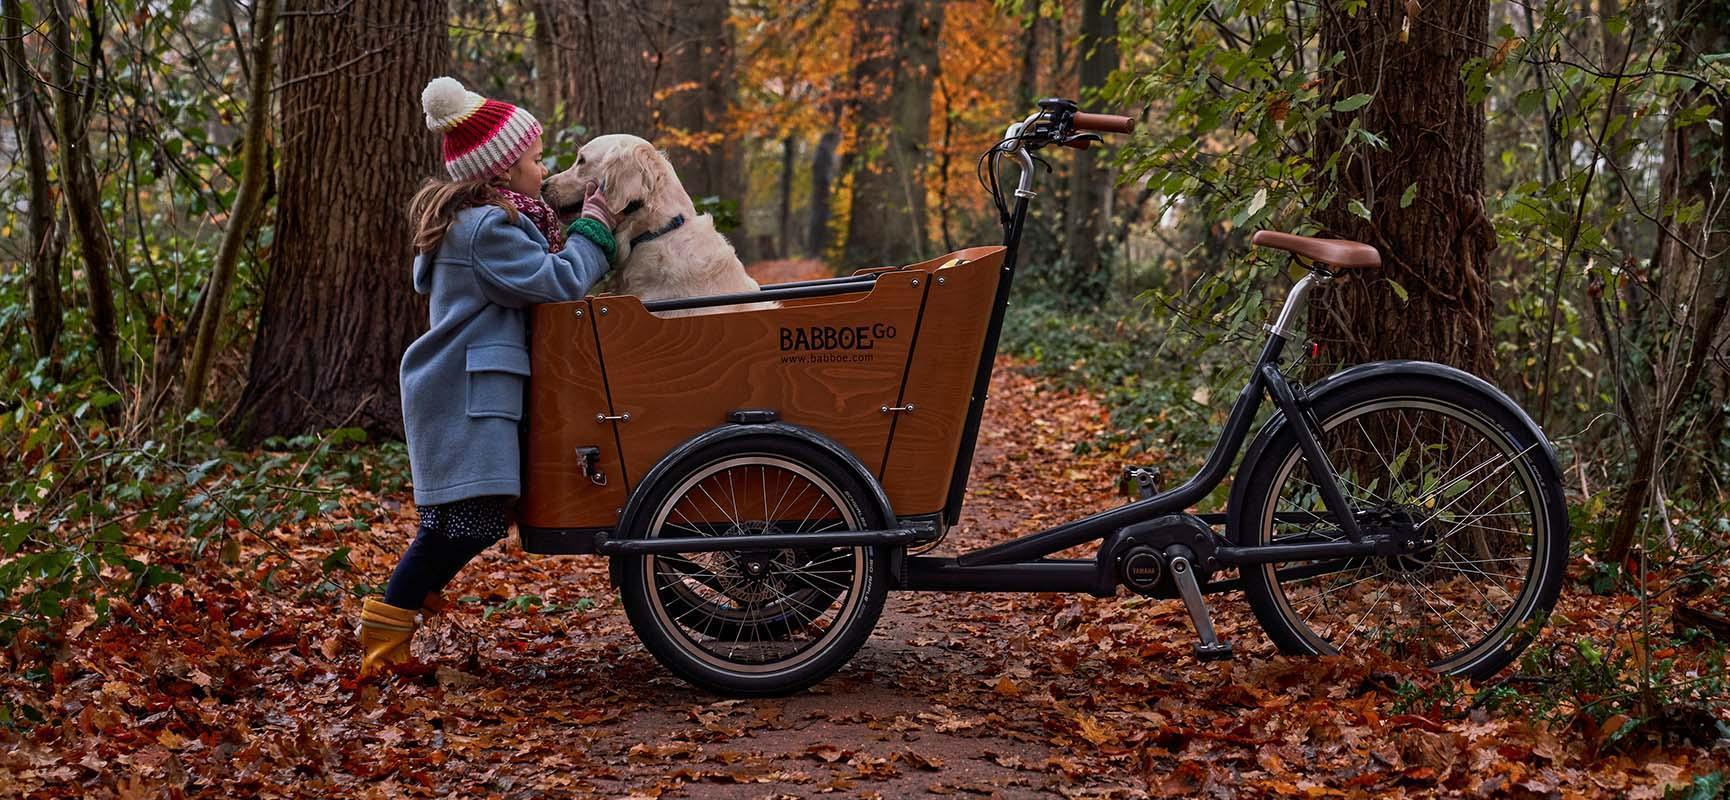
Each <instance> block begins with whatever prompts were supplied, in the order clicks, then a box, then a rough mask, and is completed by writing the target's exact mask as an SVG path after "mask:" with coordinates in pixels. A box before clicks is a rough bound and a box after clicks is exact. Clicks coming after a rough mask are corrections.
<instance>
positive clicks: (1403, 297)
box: [1388, 278, 1411, 303]
mask: <svg viewBox="0 0 1730 800" xmlns="http://www.w3.org/2000/svg"><path fill="white" fill-rule="evenodd" d="M1388 288H1390V289H1393V290H1394V296H1395V297H1398V298H1399V299H1400V302H1401V303H1405V302H1408V301H1410V300H1411V296H1410V295H1408V294H1406V287H1404V286H1401V285H1400V282H1399V281H1396V280H1394V279H1393V278H1388Z"/></svg>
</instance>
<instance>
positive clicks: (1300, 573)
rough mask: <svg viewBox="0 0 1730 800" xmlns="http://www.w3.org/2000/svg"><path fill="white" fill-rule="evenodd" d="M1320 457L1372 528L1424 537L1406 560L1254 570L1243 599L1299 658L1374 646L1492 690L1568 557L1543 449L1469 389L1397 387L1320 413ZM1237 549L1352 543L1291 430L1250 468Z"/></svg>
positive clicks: (1337, 396) (1380, 381)
mask: <svg viewBox="0 0 1730 800" xmlns="http://www.w3.org/2000/svg"><path fill="white" fill-rule="evenodd" d="M1314 411H1315V416H1316V419H1317V420H1318V421H1319V422H1320V424H1321V428H1322V431H1323V433H1322V434H1321V436H1320V444H1321V446H1322V450H1323V452H1324V454H1325V455H1326V456H1327V460H1328V462H1329V463H1330V464H1331V465H1332V467H1333V470H1334V472H1335V475H1336V476H1337V479H1336V480H1337V483H1338V484H1339V486H1340V490H1341V492H1342V493H1343V494H1344V495H1345V497H1346V501H1347V503H1348V504H1349V505H1350V506H1352V508H1353V509H1354V511H1355V516H1356V519H1357V522H1358V525H1359V527H1360V528H1361V529H1371V530H1375V529H1380V530H1388V529H1396V530H1405V529H1416V530H1418V531H1419V532H1421V533H1424V534H1427V535H1428V537H1429V538H1431V539H1433V540H1434V542H1435V543H1434V544H1433V545H1431V546H1429V547H1426V548H1424V549H1423V550H1421V551H1418V552H1416V553H1411V554H1408V555H1404V556H1396V557H1361V558H1350V559H1331V560H1322V561H1310V562H1297V563H1286V564H1278V565H1274V564H1269V565H1263V566H1260V567H1252V568H1246V569H1245V571H1244V576H1243V577H1244V586H1245V594H1246V595H1247V596H1248V598H1249V601H1250V605H1251V607H1252V608H1253V609H1254V610H1255V614H1256V618H1257V619H1258V620H1259V621H1260V622H1261V625H1262V627H1263V628H1264V629H1265V630H1266V631H1267V633H1268V636H1269V637H1270V638H1271V639H1273V641H1274V642H1275V643H1276V644H1277V645H1279V647H1280V648H1281V649H1282V650H1283V651H1285V652H1289V653H1301V654H1317V655H1323V654H1334V653H1341V652H1353V651H1358V650H1362V649H1366V648H1374V649H1378V650H1381V651H1382V652H1384V653H1386V654H1388V655H1390V656H1393V657H1395V658H1399V659H1402V660H1410V661H1415V662H1420V663H1422V664H1424V665H1426V666H1428V667H1430V668H1432V669H1435V670H1437V671H1440V672H1445V673H1449V674H1455V675H1464V676H1470V677H1473V678H1482V677H1485V676H1488V675H1491V674H1494V673H1495V672H1497V671H1498V670H1500V669H1501V668H1502V667H1504V666H1506V665H1507V664H1508V663H1509V662H1511V661H1512V660H1513V659H1514V658H1515V657H1516V656H1518V655H1519V653H1520V651H1521V650H1522V649H1524V647H1525V646H1526V645H1527V644H1528V643H1529V642H1530V640H1531V637H1532V634H1533V628H1534V627H1535V626H1534V625H1531V624H1529V623H1531V622H1532V621H1533V620H1534V619H1536V620H1539V621H1541V620H1542V618H1543V616H1544V615H1545V614H1547V613H1548V612H1549V610H1550V609H1551V608H1553V607H1554V605H1555V602H1556V596H1557V594H1558V592H1559V591H1560V589H1561V584H1562V578H1563V573H1564V570H1565V569H1566V566H1567V557H1568V520H1567V514H1566V509H1565V506H1564V505H1563V503H1562V499H1561V497H1562V488H1561V479H1560V476H1559V475H1557V474H1556V471H1555V467H1554V465H1553V464H1552V462H1551V460H1550V459H1549V457H1548V454H1547V452H1546V450H1545V447H1544V442H1543V441H1542V440H1541V439H1538V438H1536V437H1534V436H1532V434H1531V432H1530V429H1529V428H1528V426H1526V425H1525V424H1523V421H1522V420H1520V419H1519V418H1518V417H1517V415H1515V414H1513V413H1512V412H1510V411H1509V410H1508V409H1507V408H1506V407H1505V406H1504V405H1503V404H1502V403H1501V402H1499V401H1498V400H1497V399H1496V398H1495V397H1493V396H1490V395H1487V394H1486V393H1484V392H1483V391H1482V390H1479V389H1477V388H1475V387H1472V386H1469V385H1466V384H1464V383H1462V382H1460V381H1456V380H1449V379H1446V378H1439V377H1436V376H1429V375H1422V374H1411V375H1391V376H1386V377H1383V378H1377V379H1373V380H1368V381H1364V382H1362V383H1358V384H1355V385H1352V386H1349V387H1347V388H1345V389H1342V390H1340V391H1337V392H1332V393H1328V394H1326V395H1324V396H1323V397H1321V398H1320V399H1318V400H1317V401H1316V403H1315V409H1314ZM1245 472H1246V473H1247V475H1244V476H1240V478H1239V480H1242V481H1247V483H1245V484H1244V486H1246V487H1247V491H1246V492H1245V493H1244V497H1243V502H1244V505H1243V513H1242V515H1241V516H1239V517H1238V519H1239V520H1240V524H1239V525H1238V531H1237V537H1238V542H1239V544H1240V545H1243V546H1256V545H1266V544H1291V543H1300V542H1324V541H1338V540H1341V539H1344V538H1345V537H1344V534H1343V533H1342V532H1341V531H1340V530H1339V526H1338V524H1337V523H1336V522H1335V521H1334V520H1333V519H1332V515H1331V514H1330V513H1329V512H1328V511H1327V509H1326V507H1325V505H1324V504H1323V503H1322V500H1321V496H1320V491H1319V490H1318V489H1317V487H1316V484H1315V483H1314V481H1313V479H1312V477H1311V475H1312V474H1311V472H1310V463H1309V461H1308V459H1307V458H1306V457H1305V456H1304V455H1303V453H1302V451H1301V450H1300V449H1299V447H1298V445H1297V442H1296V440H1295V439H1294V438H1293V437H1292V435H1291V432H1290V429H1289V428H1288V429H1286V430H1285V431H1284V432H1282V433H1280V434H1277V435H1276V436H1275V437H1274V438H1273V439H1272V440H1270V442H1269V445H1268V446H1267V447H1266V448H1264V449H1263V450H1261V451H1260V455H1259V457H1258V458H1256V459H1255V463H1253V464H1250V465H1247V466H1246V468H1245Z"/></svg>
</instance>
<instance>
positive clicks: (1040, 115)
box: [1004, 97, 1135, 150]
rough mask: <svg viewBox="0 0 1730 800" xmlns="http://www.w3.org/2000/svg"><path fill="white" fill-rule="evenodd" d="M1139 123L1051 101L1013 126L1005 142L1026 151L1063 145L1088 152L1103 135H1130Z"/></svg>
mask: <svg viewBox="0 0 1730 800" xmlns="http://www.w3.org/2000/svg"><path fill="white" fill-rule="evenodd" d="M1134 130H1135V119H1134V118H1133V117H1126V116H1122V115H1118V114H1093V113H1089V112H1085V111H1080V110H1078V109H1076V107H1075V103H1074V101H1071V100H1065V99H1062V98H1058V97H1051V98H1047V99H1045V100H1041V101H1039V110H1038V111H1036V112H1034V113H1033V114H1031V115H1029V116H1028V117H1027V119H1025V120H1022V121H1021V122H1018V123H1016V124H1014V125H1011V126H1009V130H1008V131H1006V132H1005V133H1004V138H1005V139H1014V140H1016V141H1017V143H1018V146H1019V147H1020V148H1022V149H1026V150H1037V149H1039V148H1041V147H1045V146H1047V145H1053V144H1055V145H1061V146H1063V147H1069V148H1073V149H1076V150H1086V149H1087V148H1088V147H1090V146H1092V144H1093V143H1094V142H1095V141H1098V140H1099V136H1098V134H1100V133H1130V132H1132V131H1134Z"/></svg>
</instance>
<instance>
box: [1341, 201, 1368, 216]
mask: <svg viewBox="0 0 1730 800" xmlns="http://www.w3.org/2000/svg"><path fill="white" fill-rule="evenodd" d="M1346 210H1347V211H1350V212H1352V216H1355V217H1362V218H1364V219H1366V220H1367V219H1369V218H1370V209H1369V207H1367V206H1365V205H1364V204H1363V201H1361V200H1353V201H1351V202H1349V203H1346Z"/></svg>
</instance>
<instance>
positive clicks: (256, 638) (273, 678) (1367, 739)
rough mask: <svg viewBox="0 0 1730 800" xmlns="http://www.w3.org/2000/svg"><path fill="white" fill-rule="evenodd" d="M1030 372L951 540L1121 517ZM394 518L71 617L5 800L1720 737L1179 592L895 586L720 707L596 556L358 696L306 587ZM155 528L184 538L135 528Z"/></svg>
mask: <svg viewBox="0 0 1730 800" xmlns="http://www.w3.org/2000/svg"><path fill="white" fill-rule="evenodd" d="M799 277H810V275H807V274H800V273H798V272H797V271H794V270H789V271H786V274H778V275H777V278H778V279H779V280H793V279H797V278H799ZM1016 367H1017V365H1016V364H1015V363H1013V362H1011V361H1010V360H1008V359H1002V360H1000V361H999V363H998V370H997V373H996V376H995V378H994V379H993V383H992V389H991V402H990V403H989V404H988V405H987V408H986V413H985V417H984V421H983V425H982V428H981V434H980V444H979V453H978V457H977V458H976V460H975V462H974V466H973V472H972V476H973V477H972V483H971V484H970V489H969V492H968V499H967V504H966V507H965V510H964V511H963V514H962V520H961V523H960V525H959V526H957V528H956V529H955V530H953V531H952V532H951V534H950V537H949V540H948V541H946V542H944V543H943V544H942V545H941V547H940V548H939V550H938V552H939V553H948V554H953V553H957V552H961V551H963V550H966V549H971V548H974V547H978V546H982V545H986V544H990V543H993V542H998V541H1003V540H1005V539H1008V538H1011V537H1014V536H1017V535H1021V534H1024V533H1028V532H1031V531H1034V530H1037V529H1040V528H1044V527H1048V526H1051V525H1054V524H1057V523H1059V522H1062V521H1065V520H1069V519H1074V518H1077V517H1081V516H1084V515H1086V514H1088V513H1092V512H1095V511H1099V510H1101V509H1104V508H1107V507H1110V506H1112V505H1114V504H1117V503H1121V502H1123V501H1122V500H1121V499H1120V498H1118V497H1116V496H1115V494H1114V492H1113V489H1114V487H1115V483H1116V477H1117V471H1118V468H1119V466H1120V459H1121V458H1122V457H1123V456H1122V455H1121V454H1119V453H1115V452H1102V451H1100V450H1098V449H1097V448H1096V447H1092V446H1091V445H1092V444H1093V443H1095V442H1097V441H1098V439H1099V437H1100V435H1101V434H1103V433H1104V432H1105V431H1106V428H1107V426H1108V421H1107V416H1106V412H1105V410H1104V409H1103V408H1102V407H1101V406H1100V404H1099V403H1098V402H1097V400H1096V399H1095V398H1093V397H1092V396H1090V395H1088V394H1086V393H1083V392H1075V391H1062V390H1057V389H1055V388H1053V387H1051V386H1050V385H1048V384H1045V383H1042V382H1039V381H1036V380H1034V379H1033V378H1030V377H1027V376H1026V375H1024V374H1023V373H1022V371H1021V370H1019V369H1017V368H1016ZM1078 447H1079V448H1080V449H1081V450H1083V451H1085V452H1081V453H1077V452H1076V451H1077V450H1078ZM348 499H349V500H350V501H352V500H355V499H360V498H359V496H358V495H355V494H354V493H352V492H350V493H349V498H348ZM384 504H385V507H386V509H387V513H385V514H383V515H380V516H374V517H372V518H371V519H369V520H368V523H369V530H367V531H364V532H359V533H355V532H335V531H333V530H332V529H331V527H330V525H334V524H336V523H338V522H340V521H341V519H340V517H341V514H342V512H341V511H337V512H333V514H332V515H331V518H330V519H328V520H325V521H324V522H325V523H329V524H321V525H320V526H313V527H304V528H289V527H286V526H285V527H283V528H279V529H277V530H274V531H269V532H266V533H265V534H264V536H263V537H260V536H256V535H250V534H248V535H242V536H240V537H239V538H238V542H239V545H240V547H239V554H240V557H239V559H238V560H237V562H236V564H235V565H224V564H221V563H219V562H218V560H217V559H216V557H215V556H214V555H212V554H207V555H206V556H205V557H203V558H202V559H200V560H198V561H195V562H191V563H180V564H176V565H175V568H176V569H177V570H179V571H181V572H182V573H183V574H185V575H186V576H187V579H186V583H184V584H174V585H166V586H160V587H156V588H155V589H153V590H150V591H148V592H145V593H142V594H139V595H135V596H134V600H133V602H131V603H119V604H117V605H116V608H115V618H116V620H117V621H116V623H115V624H110V625H106V626H95V625H91V624H90V621H89V620H73V621H70V627H69V631H68V645H67V657H66V658H65V659H63V660H62V661H61V662H60V663H59V664H57V666H56V667H55V670H54V672H53V674H52V675H49V676H38V677H36V678H32V679H31V680H37V681H46V683H47V685H49V686H51V692H50V693H48V694H47V695H46V696H45V697H40V698H38V700H39V702H41V703H42V706H43V707H44V708H45V710H46V713H47V714H48V715H49V717H50V719H51V720H54V721H51V722H50V723H49V724H47V725H43V726H39V727H37V728H36V729H35V731H34V732H32V733H30V734H29V735H27V736H22V737H20V736H16V735H10V734H8V733H7V731H6V729H5V728H4V726H0V743H3V744H4V747H0V778H3V779H0V795H6V796H13V795H14V794H16V795H21V796H32V797H56V796H85V797H98V796H160V795H161V794H163V793H166V794H168V795H170V796H180V795H182V794H185V795H193V796H220V795H232V796H248V797H251V796H257V797H278V796H335V797H408V796H452V797H484V796H492V797H513V798H514V797H523V798H533V797H563V796H571V795H584V796H611V797H617V796H634V797H662V796H665V797H702V798H735V797H736V798H746V797H753V798H754V797H765V796H769V797H787V796H792V797H805V796H813V795H819V794H825V793H831V792H832V793H837V794H839V795H841V796H849V797H852V796H872V797H909V796H925V795H928V794H935V795H950V794H961V795H969V796H1002V797H1023V796H1036V795H1038V796H1044V795H1050V794H1062V795H1066V796H1088V797H1142V796H1148V795H1153V796H1192V797H1269V796H1287V795H1290V796H1310V797H1322V796H1408V795H1409V796H1438V795H1440V796H1485V795H1494V796H1506V795H1514V796H1535V797H1542V796H1556V795H1558V794H1559V793H1563V792H1568V793H1572V795H1571V796H1574V795H1586V796H1606V797H1659V796H1662V790H1663V788H1664V787H1666V786H1675V785H1681V784H1682V783H1684V782H1685V781H1686V779H1687V777H1688V776H1689V775H1691V774H1698V773H1701V772H1707V771H1711V770H1712V769H1724V755H1723V753H1722V751H1718V752H1716V753H1714V752H1712V751H1708V750H1706V749H1702V748H1695V747H1691V746H1686V745H1681V744H1670V745H1666V746H1664V747H1659V746H1658V745H1655V744H1633V745H1629V744H1626V743H1624V744H1622V745H1619V746H1618V747H1616V748H1608V747H1606V739H1605V737H1607V736H1608V735H1609V734H1610V733H1614V732H1615V731H1613V730H1611V731H1608V732H1606V730H1605V729H1606V728H1608V727H1609V726H1608V725H1607V724H1606V725H1604V726H1599V725H1598V724H1597V723H1595V722H1592V721H1591V720H1590V718H1589V717H1585V716H1584V715H1581V716H1578V717H1575V718H1574V719H1573V721H1572V722H1568V723H1566V724H1557V725H1552V726H1543V725H1539V724H1535V723H1533V722H1531V721H1529V720H1526V719H1523V718H1521V717H1519V716H1518V715H1515V714H1502V713H1495V712H1493V711H1487V710H1485V709H1482V708H1472V707H1470V706H1469V705H1468V704H1469V701H1462V700H1461V699H1460V695H1459V694H1458V686H1457V684H1446V683H1442V682H1438V681H1437V680H1436V679H1435V678H1434V677H1433V676H1431V675H1429V674H1428V673H1423V672H1415V671H1412V670H1408V669H1404V668H1402V667H1401V666H1399V665H1397V664H1391V663H1385V662H1368V661H1364V660H1356V659H1345V658H1332V659H1293V658H1285V657H1282V656H1279V655H1277V654H1276V653H1275V652H1274V651H1273V648H1272V646H1271V645H1270V644H1269V643H1268V642H1267V640H1266V638H1265V637H1264V636H1263V635H1262V633H1261V631H1260V630H1259V629H1258V628H1257V627H1256V625H1255V622H1254V619H1253V617H1252V616H1251V614H1250V612H1249V609H1248V605H1247V603H1246V602H1245V601H1244V600H1243V599H1242V597H1241V596H1237V595H1231V594H1228V595H1220V596H1216V597H1214V598H1210V601H1209V602H1210V604H1211V605H1212V606H1213V607H1214V609H1215V613H1216V623H1217V624H1218V626H1219V628H1220V632H1221V635H1222V637H1223V638H1225V639H1227V640H1229V641H1231V642H1232V643H1233V644H1234V645H1235V646H1236V648H1237V659H1236V660H1235V661H1233V662H1226V663H1201V662H1198V661H1196V660H1195V659H1194V658H1193V656H1192V655H1191V654H1190V653H1191V651H1190V648H1191V645H1192V644H1193V642H1194V634H1193V633H1192V632H1191V630H1190V626H1189V622H1188V619H1187V618H1186V617H1185V615H1184V613H1183V610H1182V607H1181V605H1180V604H1178V603H1177V602H1176V601H1150V600H1146V599H1143V598H1135V597H1126V596H1120V597H1116V598H1107V599H1096V598H1092V597H1086V596H1071V595H1055V594H1024V595H1016V594H949V593H913V592H907V593H893V594H891V595H890V597H889V600H888V604H887V607H886V611H885V613H884V615H883V618H882V621H881V622H880V624H879V626H878V628H877V631H876V633H875V634H874V635H873V636H872V637H871V638H870V640H869V641H867V642H866V644H865V646H864V648H863V649H862V650H861V651H860V653H859V654H858V655H857V656H856V657H855V658H853V660H852V661H851V663H849V664H848V665H847V666H846V667H845V668H843V669H842V670H841V671H840V672H839V673H837V674H836V675H835V676H833V677H832V678H830V679H828V680H826V681H824V682H823V683H821V684H819V685H818V686H817V687H815V688H813V689H811V690H809V691H807V692H804V693H800V694H798V695H795V696H792V697H787V698H777V699H767V700H723V699H719V698H716V697H714V696H711V695H707V694H704V693H702V692H699V691H696V690H694V689H692V688H690V687H689V686H687V685H685V684H684V683H682V682H680V681H679V680H677V679H675V678H673V677H672V676H670V675H669V674H668V673H667V672H666V671H665V670H663V669H661V667H660V666H659V665H658V664H657V663H656V662H655V660H654V659H653V658H652V657H651V656H650V655H649V654H648V652H647V651H645V650H644V649H643V647H642V646H641V645H640V644H639V643H638V641H637V639H636V637H635V635H634V634H633V633H632V631H631V628H630V626H629V625H628V623H627V622H626V619H625V615H624V612H623V609H622V608H621V607H620V606H619V604H618V601H617V598H616V595H615V593H614V592H613V590H612V589H611V588H610V587H609V585H608V580H607V574H606V563H605V562H604V561H603V560H602V559H600V558H596V557H590V556H581V557H567V558H543V557H533V556H525V555H524V554H523V553H522V552H521V550H520V549H519V548H518V547H517V546H516V545H515V543H514V542H512V543H510V544H509V545H508V546H504V547H498V548H494V549H493V550H491V551H489V552H488V553H486V554H484V555H483V556H482V557H481V558H480V559H478V560H477V562H476V563H474V564H472V565H471V566H470V567H469V568H468V569H467V570H465V571H464V573H463V574H462V575H461V576H459V577H458V578H457V581H456V582H455V584H453V585H452V586H451V587H450V590H449V592H448V594H449V595H450V596H452V597H456V598H459V599H460V600H459V602H458V603H456V604H454V605H453V607H452V608H451V609H450V610H449V611H447V612H446V613H445V614H443V615H442V616H440V617H437V618H434V619H433V620H432V621H431V622H430V623H429V624H428V626H427V627H426V629H425V630H423V631H422V632H421V633H420V635H419V637H418V639H417V641H416V644H415V648H416V649H415V654H416V656H417V657H418V658H419V659H421V660H422V661H423V662H424V663H425V664H426V666H425V667H424V668H422V669H420V670H417V671H411V672H407V673H404V674H399V675H396V676H393V677H390V678H388V679H386V680H383V681H373V682H368V683H364V684H362V683H357V682H356V680H355V667H356V662H357V652H356V644H355V640H354V634H353V630H354V628H353V626H354V620H355V618H356V616H357V614H358V612H359V608H360V598H358V597H356V596H354V595H353V594H352V593H349V592H331V591H324V592H303V591H300V588H302V587H309V586H314V585H316V584H317V583H318V582H319V581H321V580H323V579H324V577H326V575H325V573H324V572H323V571H321V570H320V568H319V564H320V563H321V561H323V560H325V559H326V557H327V556H330V555H331V553H332V552H333V551H334V550H336V549H337V548H339V547H349V548H352V551H351V552H350V553H349V561H350V563H351V564H352V570H353V575H354V576H355V578H356V579H358V580H361V581H365V582H368V583H375V582H382V580H383V579H384V576H386V575H387V574H388V572H389V570H390V568H391V566H392V564H394V562H395V560H396V557H397V555H398V554H399V553H400V552H401V550H402V548H403V547H404V546H405V545H406V544H407V542H408V540H409V538H410V537H411V536H412V535H413V532H414V524H415V515H414V513H413V509H412V506H410V505H409V504H408V503H407V502H406V499H405V498H401V497H398V498H386V499H385V500H384ZM350 506H353V507H360V506H359V505H358V504H355V503H352V502H345V504H344V507H345V509H346V508H348V507H350ZM152 535H155V536H162V537H164V538H163V540H162V543H161V545H160V547H159V550H160V551H161V552H173V551H174V549H175V547H176V546H177V545H176V544H175V541H174V540H173V539H172V537H173V536H175V535H176V534H175V532H174V531H161V532H154V533H150V534H146V533H139V534H138V541H139V542H140V543H146V542H148V537H149V536H152ZM178 546H179V547H183V546H184V545H183V544H181V545H178ZM215 550H216V548H212V551H211V553H214V552H215ZM263 586H268V587H269V588H261V587H263ZM1629 602H1631V601H1630V600H1629V599H1628V598H1626V597H1624V596H1615V597H1597V596H1592V595H1589V594H1586V593H1585V592H1583V591H1580V590H1579V584H1577V583H1570V586H1569V588H1568V590H1567V591H1566V592H1564V595H1563V602H1562V607H1561V609H1560V610H1562V611H1563V612H1564V613H1565V614H1566V616H1565V617H1563V618H1562V619H1560V620H1558V621H1557V623H1556V624H1555V625H1553V626H1552V628H1551V630H1550V632H1548V633H1546V636H1545V641H1543V642H1541V643H1540V644H1541V645H1545V646H1548V645H1550V644H1552V643H1554V642H1557V641H1570V640H1572V638H1573V637H1574V636H1577V635H1583V633H1584V632H1585V631H1586V630H1587V629H1593V630H1595V631H1596V633H1595V635H1600V636H1603V635H1608V633H1607V632H1606V631H1607V629H1608V627H1609V626H1612V625H1614V624H1616V620H1617V619H1618V618H1625V617H1626V615H1627V614H1628V613H1629V611H1630V607H1629ZM1558 628H1561V629H1565V630H1558ZM20 685H22V684H20ZM1450 687H1453V688H1450ZM1450 692H1453V693H1452V694H1450ZM1708 722H1709V721H1708ZM9 735H10V736H11V738H9V739H8V738H5V737H7V736H9ZM140 790H144V791H140Z"/></svg>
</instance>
